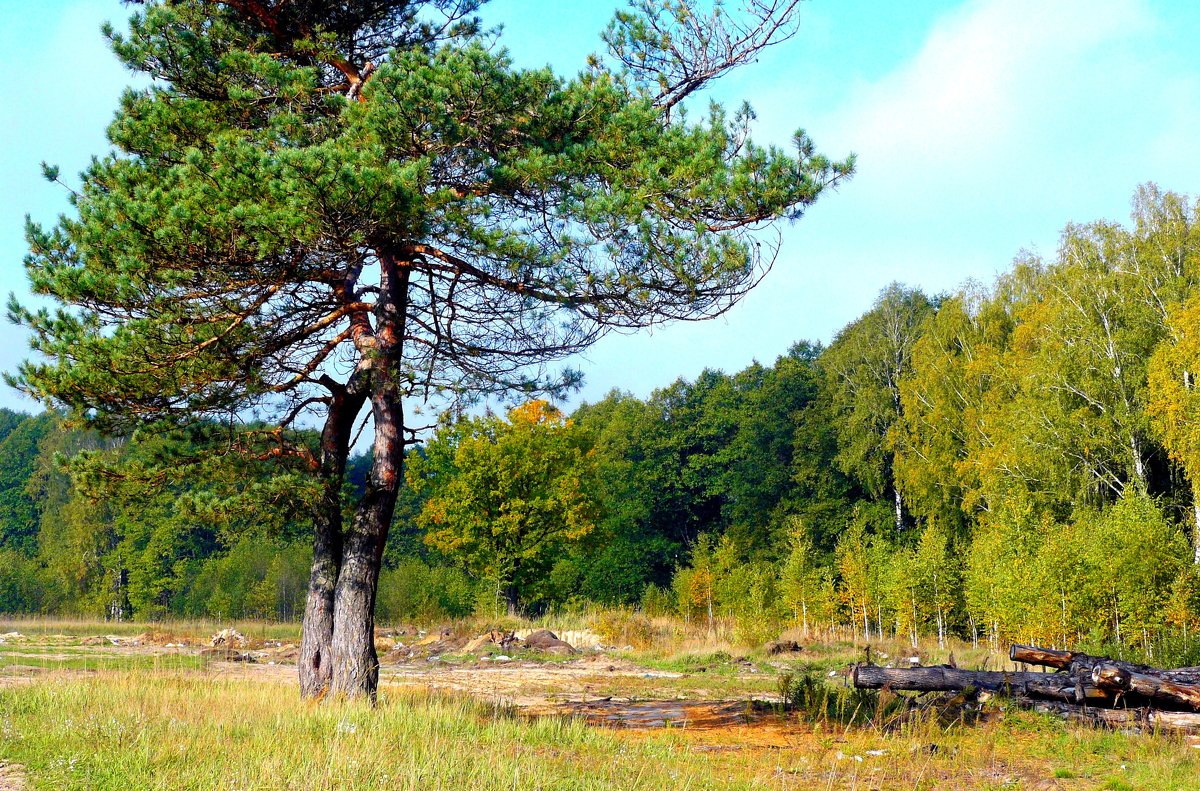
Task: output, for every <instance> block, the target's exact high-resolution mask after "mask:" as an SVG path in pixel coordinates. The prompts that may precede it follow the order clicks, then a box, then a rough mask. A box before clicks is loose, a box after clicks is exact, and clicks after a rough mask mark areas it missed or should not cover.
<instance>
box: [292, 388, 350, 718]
mask: <svg viewBox="0 0 1200 791" xmlns="http://www.w3.org/2000/svg"><path fill="white" fill-rule="evenodd" d="M326 385H327V386H328V387H330V389H331V391H332V396H331V398H330V405H329V410H328V412H327V414H326V419H325V426H324V428H323V429H322V431H321V447H320V462H319V469H318V475H319V476H320V479H321V486H322V493H321V498H320V500H319V501H318V502H317V504H316V510H315V511H314V513H313V560H312V571H311V573H310V574H309V579H308V596H307V598H306V600H305V603H304V620H303V621H302V626H301V633H300V657H299V660H298V662H297V665H298V670H299V674H300V695H301V697H304V698H320V697H323V696H324V695H325V693H326V692H328V690H329V683H330V678H331V677H332V672H333V662H332V656H333V653H332V649H331V644H332V642H333V605H334V592H335V589H336V587H337V578H338V571H339V570H340V568H341V564H342V499H341V493H342V482H343V479H344V477H345V473H346V458H347V456H348V455H349V452H350V433H351V431H352V430H353V425H354V419H355V417H356V416H357V415H358V413H359V411H360V410H361V409H362V406H363V403H364V401H365V400H366V396H365V393H363V392H362V391H361V389H359V388H357V387H356V385H357V382H354V381H352V383H351V386H350V387H342V386H340V385H337V384H336V383H334V382H332V381H327V382H326Z"/></svg>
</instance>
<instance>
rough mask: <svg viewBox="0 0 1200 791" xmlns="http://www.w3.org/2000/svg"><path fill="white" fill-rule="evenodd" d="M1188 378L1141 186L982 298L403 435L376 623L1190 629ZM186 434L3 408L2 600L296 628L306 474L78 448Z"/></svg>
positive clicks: (1192, 388)
mask: <svg viewBox="0 0 1200 791" xmlns="http://www.w3.org/2000/svg"><path fill="white" fill-rule="evenodd" d="M1198 371H1200V211H1198V210H1197V207H1196V206H1194V205H1193V204H1192V202H1191V201H1190V200H1189V199H1188V198H1187V197H1185V196H1181V195H1177V194H1174V193H1170V192H1165V191H1161V190H1159V189H1158V188H1156V187H1155V186H1153V185H1145V186H1143V187H1141V188H1139V190H1138V191H1137V193H1136V195H1135V196H1134V200H1133V212H1132V217H1131V221H1130V222H1129V223H1128V224H1116V223H1111V222H1092V223H1089V224H1085V225H1070V226H1068V227H1067V228H1066V229H1064V231H1063V233H1062V236H1061V240H1060V245H1059V249H1058V250H1057V252H1056V254H1055V255H1054V256H1053V257H1052V258H1049V259H1043V258H1040V257H1038V256H1036V255H1032V254H1022V255H1020V256H1019V257H1018V258H1017V260H1016V261H1015V262H1014V265H1013V266H1012V268H1011V269H1010V270H1009V271H1008V272H1006V273H1005V274H1003V275H1001V276H1000V277H998V278H997V279H996V280H995V282H994V283H992V284H990V285H983V284H978V283H968V284H966V285H964V286H962V287H961V288H960V289H958V290H957V291H955V292H953V293H950V294H941V295H932V294H925V293H923V292H921V291H920V290H918V289H913V288H908V287H906V286H903V285H899V284H894V285H892V286H889V287H888V288H887V289H885V290H884V291H883V293H881V294H880V295H879V297H878V299H877V300H876V301H875V303H874V305H873V306H872V307H871V309H870V310H868V311H867V312H866V313H865V314H864V315H862V316H861V317H859V318H858V319H856V320H855V321H853V322H851V323H850V324H849V325H847V326H846V327H844V328H843V329H842V330H841V331H840V332H839V333H837V335H836V336H835V337H834V339H833V340H832V342H831V343H830V344H829V345H828V346H827V347H826V346H822V345H820V344H814V343H808V342H799V343H797V344H795V345H794V346H793V347H792V349H791V350H790V351H789V352H788V353H787V354H786V355H784V356H782V357H780V358H779V359H777V360H776V361H775V362H774V364H773V365H769V366H767V365H759V364H757V363H756V364H753V365H751V366H750V367H748V368H746V369H745V370H742V371H740V372H737V373H734V374H727V373H723V372H719V371H712V370H708V371H705V372H703V373H702V374H701V375H699V376H698V377H696V378H695V379H694V380H690V381H689V380H684V379H680V380H678V381H677V382H675V383H674V384H672V385H670V386H668V387H665V388H662V389H660V390H657V391H655V392H654V393H653V394H651V395H650V396H649V397H648V398H646V399H640V398H636V397H634V396H632V395H629V394H626V393H621V392H613V393H611V394H609V395H608V396H607V397H605V398H604V399H602V400H600V401H598V402H596V403H590V404H584V405H582V406H580V407H578V408H577V409H575V410H574V411H573V412H571V413H570V414H564V413H561V412H559V411H558V410H557V409H555V408H554V407H553V406H552V405H550V404H547V403H545V402H541V401H533V402H529V403H527V404H523V405H520V406H518V407H516V408H514V409H513V410H511V411H510V412H508V413H507V414H491V413H489V414H487V415H483V416H475V417H460V418H459V419H457V420H450V419H448V418H447V419H445V420H444V421H443V423H442V424H441V426H440V427H439V428H438V430H437V431H436V433H434V434H433V435H432V436H431V437H430V438H428V440H427V441H426V442H425V443H423V444H422V445H420V446H417V447H414V448H412V449H411V450H410V451H409V463H408V465H407V484H408V485H407V486H406V487H405V489H404V491H403V494H402V498H401V504H400V507H399V508H398V511H397V515H396V518H395V524H394V526H393V529H392V531H391V536H390V539H389V543H388V547H387V554H386V558H385V572H384V575H383V578H382V582H381V585H380V593H379V616H380V618H381V619H383V620H389V619H392V620H395V619H404V618H449V617H461V616H465V615H468V614H471V613H481V612H482V613H493V612H498V611H500V610H501V609H503V608H504V607H506V606H507V608H508V609H509V610H510V611H518V610H522V611H527V612H528V611H541V610H545V609H547V608H562V607H583V606H587V605H588V604H591V603H595V604H600V605H621V606H630V607H639V608H641V609H642V610H644V611H645V612H647V613H649V614H668V613H670V614H675V615H678V616H682V617H685V618H688V619H731V618H732V619H733V621H734V622H735V623H736V624H737V628H738V632H739V634H740V636H741V637H742V638H744V639H745V640H747V641H753V640H758V639H762V638H764V637H768V636H770V635H771V634H772V633H777V632H778V631H779V630H781V629H783V628H789V627H797V628H800V629H803V630H811V629H815V628H823V627H828V626H830V625H837V626H839V627H842V628H844V629H849V630H852V631H853V633H855V634H856V635H858V636H860V637H866V638H872V637H877V636H881V635H889V636H890V635H904V636H911V637H912V638H913V639H915V638H916V637H917V636H920V635H939V636H945V635H949V634H956V635H959V636H963V637H969V638H974V639H979V640H993V641H1000V640H1006V639H1010V638H1020V639H1023V640H1036V641H1042V642H1049V643H1054V644H1066V643H1077V642H1080V641H1091V642H1104V641H1117V642H1121V643H1126V644H1129V643H1133V644H1140V645H1143V646H1144V647H1146V648H1150V647H1151V646H1152V645H1153V644H1154V643H1155V641H1163V640H1173V639H1177V638H1182V639H1184V640H1187V639H1188V638H1187V635H1188V634H1189V633H1190V632H1194V630H1195V629H1196V627H1197V625H1198V624H1200V571H1198V569H1197V561H1198V560H1200V540H1198V536H1200V394H1198V393H1197V391H1196V374H1197V372H1198ZM308 439H309V441H312V442H315V437H310V438H308ZM187 442H189V438H188V437H186V436H172V437H166V436H154V435H148V436H146V437H136V436H135V437H131V438H125V439H110V438H103V437H100V436H97V435H94V434H89V433H85V432H80V431H76V430H73V429H71V428H70V427H69V426H68V425H67V423H66V422H65V420H64V418H63V417H62V416H60V415H58V414H56V413H53V412H47V413H44V414H41V415H36V416H28V415H21V414H18V413H14V412H11V411H4V412H2V413H0V611H6V612H48V613H50V612H52V613H81V614H89V615H104V616H107V617H118V616H119V617H130V616H137V617H145V618H158V617H165V616H169V615H207V616H214V617H244V616H257V617H275V618H293V617H297V616H298V614H299V613H300V611H301V610H302V609H303V598H304V590H305V584H306V581H307V575H308V563H309V558H310V557H311V554H310V553H311V550H310V548H309V547H308V540H309V539H308V536H309V535H310V534H311V530H310V528H309V526H308V524H307V523H306V519H305V517H304V513H305V511H304V508H303V507H302V504H303V500H304V496H305V495H304V488H305V484H304V482H303V480H302V476H299V475H297V474H296V473H294V472H293V473H286V474H280V473H278V472H277V471H272V470H271V468H270V467H269V466H265V465H264V466H262V467H251V468H250V469H246V468H245V467H244V466H239V467H238V469H236V470H235V469H225V468H224V466H223V465H222V464H221V463H220V462H219V460H218V461H215V462H214V463H213V465H212V468H211V469H209V470H206V471H204V473H203V474H198V475H197V476H196V477H195V481H196V482H195V483H194V484H191V485H184V486H180V485H178V484H172V485H168V486H162V487H156V486H155V485H154V482H153V481H141V482H140V483H139V485H138V486H136V487H130V486H122V485H117V484H114V483H113V481H107V482H106V481H104V480H98V478H103V477H104V476H97V475H96V473H95V472H94V470H95V465H92V466H90V467H88V468H87V469H89V470H92V472H90V473H88V474H87V475H82V474H76V475H75V476H74V477H73V476H72V469H71V467H70V465H69V464H65V463H64V460H65V459H67V458H69V457H71V456H72V455H73V454H75V453H77V452H78V451H80V450H86V451H88V452H89V453H90V454H92V456H93V458H94V457H97V456H100V457H105V458H109V459H111V460H112V461H111V469H112V470H113V473H112V478H113V480H121V479H122V477H123V475H124V473H123V472H122V471H123V470H128V469H131V468H132V469H137V467H138V464H139V461H138V460H139V458H143V457H145V456H146V455H147V454H153V455H154V456H155V458H156V459H157V460H159V461H161V458H162V456H163V454H168V455H169V454H170V453H171V452H172V451H171V446H172V444H178V443H185V444H186V443H187ZM187 455H188V454H186V453H181V454H180V456H181V457H184V456H187ZM369 463H370V460H369V459H366V458H364V457H357V458H355V459H354V460H353V461H352V463H351V470H350V475H349V479H350V481H351V483H350V486H351V487H355V486H361V481H362V480H363V476H364V474H365V470H366V469H367V468H368V467H369ZM133 477H136V476H133ZM214 490H215V491H218V492H220V494H219V495H218V494H214Z"/></svg>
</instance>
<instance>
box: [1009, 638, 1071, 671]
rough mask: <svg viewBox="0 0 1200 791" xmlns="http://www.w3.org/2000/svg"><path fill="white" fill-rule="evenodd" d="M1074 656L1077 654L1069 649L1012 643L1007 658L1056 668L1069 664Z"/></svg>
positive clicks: (1059, 668) (1060, 668)
mask: <svg viewBox="0 0 1200 791" xmlns="http://www.w3.org/2000/svg"><path fill="white" fill-rule="evenodd" d="M1075 656H1078V654H1074V653H1072V652H1070V651H1056V650H1054V649H1053V648H1039V647H1038V646H1035V645H1016V644H1013V645H1012V646H1011V647H1010V648H1009V649H1008V658H1009V659H1011V660H1012V661H1014V662H1024V663H1025V664H1027V665H1041V666H1043V667H1053V668H1056V669H1058V670H1062V669H1063V668H1065V667H1067V666H1069V665H1070V664H1071V659H1072V658H1073V657H1075Z"/></svg>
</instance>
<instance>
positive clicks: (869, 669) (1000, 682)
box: [852, 665, 1074, 694]
mask: <svg viewBox="0 0 1200 791" xmlns="http://www.w3.org/2000/svg"><path fill="white" fill-rule="evenodd" d="M1053 675H1058V674H1051V673H1029V672H1024V673H1022V672H1014V673H1006V672H1004V671H1001V670H960V669H958V668H955V667H947V666H944V665H941V666H937V667H913V668H898V667H879V666H877V665H858V666H857V667H855V668H854V671H853V676H852V680H853V683H854V686H856V687H858V688H860V689H882V688H883V687H888V688H889V689H894V690H911V691H915V692H954V691H962V690H967V689H975V690H980V689H986V690H989V691H991V692H1008V691H1012V692H1013V693H1014V694H1019V693H1020V691H1021V690H1023V689H1025V687H1026V686H1027V685H1029V684H1034V685H1035V686H1039V688H1047V689H1049V688H1052V687H1051V686H1049V685H1047V679H1048V677H1050V676H1053ZM1063 679H1066V677H1065V676H1064V677H1063ZM1051 684H1052V682H1051ZM1071 684H1072V689H1073V688H1074V682H1071Z"/></svg>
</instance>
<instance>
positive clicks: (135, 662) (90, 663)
mask: <svg viewBox="0 0 1200 791" xmlns="http://www.w3.org/2000/svg"><path fill="white" fill-rule="evenodd" d="M206 666H207V660H205V659H204V658H202V657H199V656H196V655H194V654H158V655H149V654H135V655H104V654H96V653H91V654H89V653H82V652H81V653H70V654H67V653H62V654H60V653H59V652H57V651H56V652H54V653H42V652H34V651H29V652H21V653H20V654H16V653H15V652H9V653H0V671H3V670H5V669H9V668H14V667H28V668H36V669H38V670H44V671H45V670H144V671H156V672H157V671H172V670H199V669H201V668H203V667H206Z"/></svg>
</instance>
